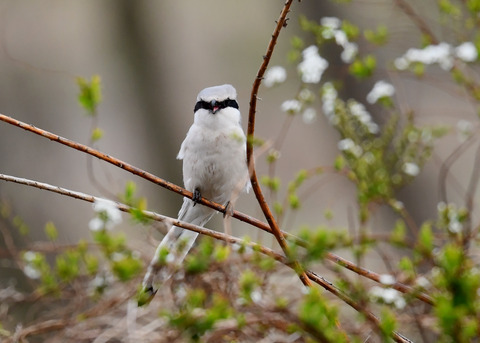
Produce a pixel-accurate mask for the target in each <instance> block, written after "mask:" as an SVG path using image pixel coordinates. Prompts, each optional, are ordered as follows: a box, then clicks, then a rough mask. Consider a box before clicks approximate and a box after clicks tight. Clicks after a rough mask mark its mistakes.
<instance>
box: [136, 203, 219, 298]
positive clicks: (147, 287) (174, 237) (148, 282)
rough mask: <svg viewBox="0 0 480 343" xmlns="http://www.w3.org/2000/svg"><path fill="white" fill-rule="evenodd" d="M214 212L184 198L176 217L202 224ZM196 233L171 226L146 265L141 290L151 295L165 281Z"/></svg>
mask: <svg viewBox="0 0 480 343" xmlns="http://www.w3.org/2000/svg"><path fill="white" fill-rule="evenodd" d="M214 213H215V211H214V210H212V209H210V208H208V207H205V206H203V205H200V204H198V205H196V206H195V203H194V202H192V201H191V200H190V199H187V198H185V199H184V201H183V205H182V208H181V209H180V211H179V213H178V219H179V220H181V221H185V222H187V223H191V224H195V225H199V226H203V225H205V224H206V223H207V222H208V221H209V220H210V218H211V217H212V216H213V214H214ZM197 236H198V233H196V232H193V231H189V230H185V229H182V228H181V227H178V226H173V227H172V228H171V229H170V230H169V231H168V233H167V235H166V236H165V237H164V238H163V240H162V241H161V242H160V244H159V245H158V247H157V250H156V251H155V255H154V257H153V259H152V261H151V262H150V265H149V266H148V270H147V273H146V274H145V277H144V279H143V290H144V291H145V292H147V293H149V294H150V295H151V296H153V295H154V294H155V293H156V292H157V289H158V285H160V284H162V283H164V282H165V281H167V280H168V279H169V278H170V277H171V276H172V274H173V272H174V270H175V267H177V266H178V265H180V264H181V263H182V262H183V260H184V259H185V256H186V255H187V254H188V252H189V251H190V249H191V248H192V246H193V244H194V243H195V240H196V238H197Z"/></svg>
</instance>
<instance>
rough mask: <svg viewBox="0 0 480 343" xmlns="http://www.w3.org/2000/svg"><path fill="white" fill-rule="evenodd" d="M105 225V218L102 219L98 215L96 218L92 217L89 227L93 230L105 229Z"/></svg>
mask: <svg viewBox="0 0 480 343" xmlns="http://www.w3.org/2000/svg"><path fill="white" fill-rule="evenodd" d="M104 225H105V222H104V221H103V220H101V219H100V218H98V217H95V218H92V219H91V220H90V222H89V223H88V228H89V229H90V230H91V231H94V232H96V231H100V230H101V229H103V227H104Z"/></svg>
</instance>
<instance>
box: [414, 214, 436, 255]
mask: <svg viewBox="0 0 480 343" xmlns="http://www.w3.org/2000/svg"><path fill="white" fill-rule="evenodd" d="M433 238H434V237H433V232H432V223H430V222H425V223H423V224H422V227H421V228H420V233H419V235H418V242H417V247H416V249H417V251H418V252H420V253H421V254H423V255H427V256H430V255H431V254H432V251H433Z"/></svg>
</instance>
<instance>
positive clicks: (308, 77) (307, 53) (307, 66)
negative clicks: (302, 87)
mask: <svg viewBox="0 0 480 343" xmlns="http://www.w3.org/2000/svg"><path fill="white" fill-rule="evenodd" d="M302 56H303V60H302V62H300V63H299V64H298V71H299V72H300V75H301V76H302V81H303V82H305V83H319V82H320V79H321V78H322V74H323V72H324V71H325V70H326V69H327V68H328V61H327V60H325V59H324V58H322V57H321V56H320V55H319V54H318V47H317V46H315V45H311V46H309V47H308V48H306V49H305V50H303V52H302Z"/></svg>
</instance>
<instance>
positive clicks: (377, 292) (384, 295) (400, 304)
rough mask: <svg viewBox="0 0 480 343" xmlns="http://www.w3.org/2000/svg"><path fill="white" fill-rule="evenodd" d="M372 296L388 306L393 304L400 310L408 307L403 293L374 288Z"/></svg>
mask: <svg viewBox="0 0 480 343" xmlns="http://www.w3.org/2000/svg"><path fill="white" fill-rule="evenodd" d="M369 293H370V296H372V297H373V298H376V299H379V300H382V301H383V302H384V303H386V304H392V305H394V306H395V307H396V308H398V309H400V310H401V309H403V308H404V307H405V305H406V302H405V299H404V298H403V297H402V293H400V292H399V291H397V290H395V289H392V288H382V287H378V286H374V287H372V288H371V289H370V292H369Z"/></svg>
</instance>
